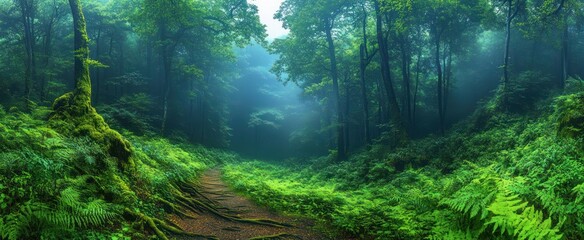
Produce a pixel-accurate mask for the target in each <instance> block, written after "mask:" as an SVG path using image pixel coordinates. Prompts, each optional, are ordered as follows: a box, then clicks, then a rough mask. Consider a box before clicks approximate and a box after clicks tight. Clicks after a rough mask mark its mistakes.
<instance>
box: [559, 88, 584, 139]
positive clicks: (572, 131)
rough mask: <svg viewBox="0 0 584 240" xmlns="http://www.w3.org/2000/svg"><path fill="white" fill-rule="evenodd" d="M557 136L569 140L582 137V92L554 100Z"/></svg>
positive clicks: (583, 100) (583, 110) (583, 125)
mask: <svg viewBox="0 0 584 240" xmlns="http://www.w3.org/2000/svg"><path fill="white" fill-rule="evenodd" d="M556 109H557V110H556V116H557V118H558V135H560V136H562V137H570V138H576V139H578V138H583V137H584V92H580V93H576V94H571V95H566V96H561V97H558V98H557V99H556Z"/></svg>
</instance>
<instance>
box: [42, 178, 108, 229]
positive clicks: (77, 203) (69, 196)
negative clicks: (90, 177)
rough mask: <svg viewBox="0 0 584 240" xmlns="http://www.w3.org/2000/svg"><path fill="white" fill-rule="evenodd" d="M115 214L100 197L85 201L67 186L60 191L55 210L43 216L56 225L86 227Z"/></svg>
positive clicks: (104, 221)
mask: <svg viewBox="0 0 584 240" xmlns="http://www.w3.org/2000/svg"><path fill="white" fill-rule="evenodd" d="M116 216H117V214H116V213H114V212H113V211H111V210H110V204H108V203H106V202H105V201H103V200H101V199H97V200H93V201H90V202H88V203H85V202H83V201H81V193H80V192H79V191H78V190H77V189H75V188H73V187H69V188H66V189H65V190H63V191H62V192H61V197H60V199H59V207H58V209H57V211H54V212H52V213H49V214H48V215H47V216H46V217H45V218H46V219H47V221H48V222H49V223H51V224H53V225H56V226H64V227H67V228H76V227H83V228H87V227H90V226H100V225H103V224H105V223H106V222H107V221H108V220H110V219H113V218H115V217H116Z"/></svg>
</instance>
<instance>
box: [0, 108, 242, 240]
mask: <svg viewBox="0 0 584 240" xmlns="http://www.w3.org/2000/svg"><path fill="white" fill-rule="evenodd" d="M50 112H51V111H50V110H49V109H47V108H43V107H37V108H35V109H33V110H32V111H31V113H22V112H20V111H18V109H16V108H12V109H10V110H9V111H8V112H7V111H6V110H4V108H2V107H0V239H146V238H149V237H148V236H149V235H153V234H155V233H154V232H152V231H151V229H145V228H144V224H143V221H144V219H140V218H138V217H135V216H133V215H130V216H129V214H128V210H129V211H131V212H132V213H141V214H146V215H148V216H152V217H159V218H160V219H164V217H165V215H166V214H167V213H168V212H169V211H168V210H167V209H166V208H167V206H165V204H164V203H163V202H161V200H160V199H168V200H173V195H172V194H173V192H174V191H176V188H173V187H174V186H177V184H182V183H184V182H191V181H194V180H195V179H196V178H197V177H198V175H199V174H200V173H201V172H202V171H203V170H204V169H206V168H208V167H210V166H213V165H215V164H217V163H218V162H220V161H222V160H223V159H230V158H234V155H233V154H230V153H226V152H223V151H220V150H213V149H207V148H203V147H198V146H192V145H189V144H186V143H183V142H180V141H175V142H171V141H169V140H165V139H162V138H157V137H153V136H150V137H145V136H142V137H138V136H134V135H133V134H132V133H130V132H127V131H126V132H124V136H125V137H126V138H127V139H128V140H129V141H130V142H131V143H132V155H131V158H132V161H133V162H134V163H135V168H134V169H128V170H122V169H121V168H120V167H119V166H117V164H115V163H116V160H115V159H112V158H113V157H112V155H110V153H109V152H108V151H107V150H106V149H105V148H104V147H102V146H101V145H100V143H99V142H98V141H95V140H93V139H92V138H89V137H81V136H80V137H72V136H68V135H67V136H66V135H63V134H61V133H59V132H57V131H56V130H54V129H53V128H52V127H51V125H49V124H48V123H47V119H48V117H49V114H50Z"/></svg>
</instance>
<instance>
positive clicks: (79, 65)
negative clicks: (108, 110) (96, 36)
mask: <svg viewBox="0 0 584 240" xmlns="http://www.w3.org/2000/svg"><path fill="white" fill-rule="evenodd" d="M69 5H70V6H71V14H72V15H73V28H74V31H75V36H74V41H75V44H74V46H75V91H74V92H73V101H74V103H75V104H76V105H77V106H78V107H80V109H78V110H79V111H80V112H79V113H87V112H89V111H90V108H91V80H90V78H89V65H88V60H89V38H88V37H87V30H86V24H85V17H84V16H83V11H82V10H81V3H80V2H79V0H69Z"/></svg>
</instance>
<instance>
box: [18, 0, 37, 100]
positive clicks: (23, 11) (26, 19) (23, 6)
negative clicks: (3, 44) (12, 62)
mask: <svg viewBox="0 0 584 240" xmlns="http://www.w3.org/2000/svg"><path fill="white" fill-rule="evenodd" d="M15 3H16V4H17V6H18V10H19V11H20V21H21V24H22V27H23V29H24V38H23V43H24V44H23V45H24V49H25V53H26V58H25V64H24V66H25V72H24V98H25V101H27V103H26V106H27V108H28V106H29V104H28V101H30V98H31V91H32V87H33V82H34V78H35V75H36V73H35V72H36V71H35V67H36V66H35V65H36V61H35V45H36V37H35V29H34V27H35V24H34V23H35V14H36V7H37V6H36V4H35V1H34V0H15Z"/></svg>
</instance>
